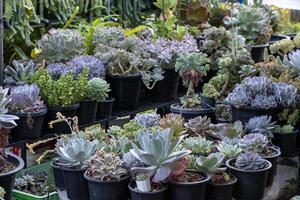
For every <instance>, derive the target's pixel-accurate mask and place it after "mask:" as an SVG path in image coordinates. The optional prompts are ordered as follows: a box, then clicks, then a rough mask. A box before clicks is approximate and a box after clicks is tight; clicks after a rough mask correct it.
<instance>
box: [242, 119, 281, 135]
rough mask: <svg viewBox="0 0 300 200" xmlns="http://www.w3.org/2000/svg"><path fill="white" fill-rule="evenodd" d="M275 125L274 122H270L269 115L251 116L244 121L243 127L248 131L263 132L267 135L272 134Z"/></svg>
mask: <svg viewBox="0 0 300 200" xmlns="http://www.w3.org/2000/svg"><path fill="white" fill-rule="evenodd" d="M275 127H276V122H272V117H271V116H266V115H264V116H259V117H252V118H250V119H249V121H248V122H247V123H246V125H245V128H246V130H247V131H249V132H250V133H254V132H256V133H258V132H260V133H263V134H266V135H268V136H271V137H272V136H273V134H272V130H273V129H274V128H275Z"/></svg>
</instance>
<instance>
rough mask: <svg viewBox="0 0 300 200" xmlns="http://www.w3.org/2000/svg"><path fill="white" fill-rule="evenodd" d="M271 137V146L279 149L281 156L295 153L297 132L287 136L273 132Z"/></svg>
mask: <svg viewBox="0 0 300 200" xmlns="http://www.w3.org/2000/svg"><path fill="white" fill-rule="evenodd" d="M273 135H274V140H273V144H274V145H276V146H278V147H279V148H280V151H281V154H282V155H283V156H288V155H291V154H294V153H295V152H296V144H297V135H298V131H295V132H293V133H287V134H281V133H275V132H274V133H273Z"/></svg>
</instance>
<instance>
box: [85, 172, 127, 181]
mask: <svg viewBox="0 0 300 200" xmlns="http://www.w3.org/2000/svg"><path fill="white" fill-rule="evenodd" d="M84 178H85V179H86V180H87V181H88V182H92V183H102V184H111V183H119V182H122V181H127V180H129V179H130V176H129V175H126V176H124V177H123V178H121V179H120V180H119V181H118V180H112V181H101V180H98V179H94V178H91V177H89V176H88V175H87V170H86V171H85V172H84Z"/></svg>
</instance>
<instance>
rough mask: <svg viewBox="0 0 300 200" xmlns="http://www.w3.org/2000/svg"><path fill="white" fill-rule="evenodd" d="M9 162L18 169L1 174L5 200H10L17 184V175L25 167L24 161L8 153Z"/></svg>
mask: <svg viewBox="0 0 300 200" xmlns="http://www.w3.org/2000/svg"><path fill="white" fill-rule="evenodd" d="M7 160H8V161H9V162H11V163H13V164H14V165H15V166H16V167H15V168H14V169H13V170H12V171H10V172H7V173H3V174H0V187H2V188H3V189H4V190H5V195H4V199H5V200H10V199H11V195H12V190H13V187H14V182H15V175H16V173H17V172H19V171H20V170H21V169H23V167H24V161H23V160H22V159H21V158H20V157H18V156H16V155H13V154H11V153H7Z"/></svg>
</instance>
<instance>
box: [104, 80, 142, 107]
mask: <svg viewBox="0 0 300 200" xmlns="http://www.w3.org/2000/svg"><path fill="white" fill-rule="evenodd" d="M106 80H107V82H108V83H109V84H110V88H111V92H110V95H109V96H111V97H113V98H115V106H114V109H117V110H126V109H133V108H135V107H136V106H137V105H138V102H139V98H140V92H141V87H142V78H141V76H140V75H132V76H121V75H120V76H111V75H108V76H107V77H106Z"/></svg>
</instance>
